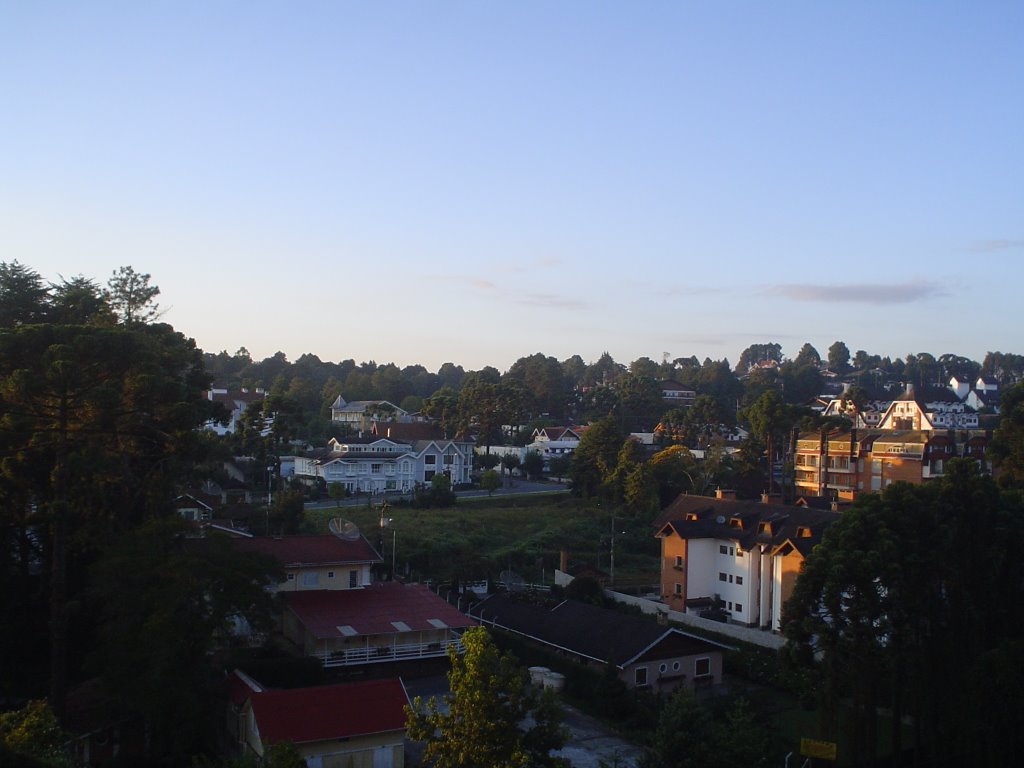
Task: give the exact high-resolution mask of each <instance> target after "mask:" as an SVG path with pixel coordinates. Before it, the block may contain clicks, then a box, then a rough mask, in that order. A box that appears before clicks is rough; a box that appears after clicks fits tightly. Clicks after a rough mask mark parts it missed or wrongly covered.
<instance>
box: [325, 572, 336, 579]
mask: <svg viewBox="0 0 1024 768" xmlns="http://www.w3.org/2000/svg"><path fill="white" fill-rule="evenodd" d="M327 578H328V579H333V578H334V571H328V572H327Z"/></svg>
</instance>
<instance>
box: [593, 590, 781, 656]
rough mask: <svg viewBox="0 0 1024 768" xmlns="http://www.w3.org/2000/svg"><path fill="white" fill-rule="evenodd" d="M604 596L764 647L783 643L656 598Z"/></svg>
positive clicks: (773, 637)
mask: <svg viewBox="0 0 1024 768" xmlns="http://www.w3.org/2000/svg"><path fill="white" fill-rule="evenodd" d="M604 594H605V596H606V597H608V598H610V599H612V600H615V601H616V602H619V603H625V604H627V605H635V606H637V607H639V608H640V610H642V611H643V612H644V613H649V614H652V615H655V614H658V613H662V614H665V615H666V616H667V617H668V620H669V621H674V622H677V623H679V624H683V625H685V626H690V627H697V628H699V629H704V630H707V631H709V632H715V633H717V634H719V635H723V636H725V637H732V638H735V639H736V640H743V641H745V642H748V643H752V644H754V645H760V646H762V647H764V648H781V647H782V646H783V645H784V644H785V642H786V641H785V639H784V638H783V637H781V636H779V635H774V634H772V633H770V632H764V631H762V630H760V629H755V628H751V627H741V626H739V625H738V624H723V623H721V622H718V621H711V620H710V619H703V618H701V617H700V616H694V615H692V614H689V613H682V612H680V611H672V610H669V609H668V606H667V605H665V604H664V603H659V602H658V601H656V600H648V599H647V598H644V597H633V596H632V595H624V594H622V593H621V592H614V591H612V590H610V589H606V590H605V591H604Z"/></svg>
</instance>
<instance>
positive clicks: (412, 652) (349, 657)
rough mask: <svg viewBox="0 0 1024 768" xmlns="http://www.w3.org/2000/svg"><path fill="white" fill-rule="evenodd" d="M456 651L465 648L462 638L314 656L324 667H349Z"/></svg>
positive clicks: (398, 644) (427, 656) (445, 654)
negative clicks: (449, 650) (453, 649)
mask: <svg viewBox="0 0 1024 768" xmlns="http://www.w3.org/2000/svg"><path fill="white" fill-rule="evenodd" d="M449 648H455V652H456V653H462V652H463V651H464V650H465V649H464V648H463V646H462V640H460V639H454V640H445V641H443V642H436V643H392V644H391V645H367V646H363V647H362V648H345V649H344V650H338V651H333V652H332V651H322V652H320V653H316V654H314V656H315V657H316V658H318V659H320V661H321V662H323V665H324V667H348V666H352V665H355V664H379V663H381V662H385V661H408V660H409V659H429V658H434V657H438V656H447V655H448V649H449Z"/></svg>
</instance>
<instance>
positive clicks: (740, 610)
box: [736, 603, 743, 613]
mask: <svg viewBox="0 0 1024 768" xmlns="http://www.w3.org/2000/svg"><path fill="white" fill-rule="evenodd" d="M736 613H743V604H742V603H736Z"/></svg>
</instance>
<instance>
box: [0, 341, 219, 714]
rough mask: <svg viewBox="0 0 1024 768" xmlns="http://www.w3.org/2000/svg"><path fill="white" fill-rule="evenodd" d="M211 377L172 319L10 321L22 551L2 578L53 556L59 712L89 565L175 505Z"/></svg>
mask: <svg viewBox="0 0 1024 768" xmlns="http://www.w3.org/2000/svg"><path fill="white" fill-rule="evenodd" d="M206 385H207V380H206V377H205V374H204V373H203V367H202V359H201V357H200V354H199V351H198V350H197V349H196V348H195V345H194V344H193V343H192V342H191V340H188V339H185V337H183V336H182V335H181V334H179V333H176V332H175V331H174V330H173V329H172V328H171V327H170V326H166V325H153V326H137V327H134V328H131V329H128V328H124V327H101V326H87V325H52V324H46V325H23V326H19V327H17V328H14V329H8V330H2V331H0V455H2V456H3V462H2V464H0V501H2V502H3V503H2V506H0V536H3V538H4V539H6V540H5V541H3V542H2V543H3V545H4V546H5V548H6V547H10V548H11V549H12V550H13V551H16V552H18V553H19V557H18V558H16V559H15V560H14V562H8V563H5V564H4V567H5V569H7V571H8V576H9V577H13V578H11V579H10V581H8V579H4V580H3V581H0V585H4V586H7V587H9V588H14V587H15V586H16V584H17V583H18V582H21V583H25V581H26V579H27V573H28V571H29V569H30V568H31V567H32V565H33V563H42V564H43V565H44V566H45V572H46V574H47V577H48V594H49V608H50V663H51V691H50V695H51V705H52V706H53V708H54V711H55V712H57V714H58V715H60V714H61V712H62V701H63V696H64V689H65V687H66V679H67V670H66V658H67V645H68V626H69V621H70V620H71V618H72V617H71V616H70V614H69V613H68V609H69V605H73V604H74V603H73V599H74V597H75V595H76V591H77V589H78V586H79V584H80V583H81V579H82V576H83V569H84V568H85V566H86V565H87V564H88V562H90V560H91V559H92V558H93V557H94V554H95V552H96V551H97V550H98V549H101V548H102V547H103V545H104V543H105V541H106V538H107V537H108V536H109V535H110V534H112V533H116V532H119V531H125V530H128V529H130V528H131V527H133V526H135V525H137V524H139V523H140V522H141V521H142V520H144V519H146V518H147V517H149V516H151V515H153V514H154V513H155V512H156V511H158V510H162V511H167V510H169V509H170V505H171V502H172V500H173V498H174V493H175V483H176V482H177V481H178V480H179V479H180V477H181V475H182V473H184V472H187V471H189V470H190V469H191V467H192V466H193V465H194V461H195V460H196V459H197V458H199V456H200V455H201V452H202V445H203V443H202V440H201V438H200V436H199V435H198V433H197V432H196V431H195V429H196V427H198V426H199V425H201V424H202V423H203V422H204V421H205V420H206V419H207V418H209V416H210V413H211V412H210V410H209V409H208V406H209V405H210V404H209V403H207V402H205V401H203V400H202V399H201V397H200V393H201V391H202V389H203V388H204V387H205V386H206ZM22 557H24V558H26V559H24V560H23V559H22ZM15 597H16V596H12V601H11V603H8V604H14V603H15V602H17V600H20V599H21V598H20V597H17V598H16V599H15Z"/></svg>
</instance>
